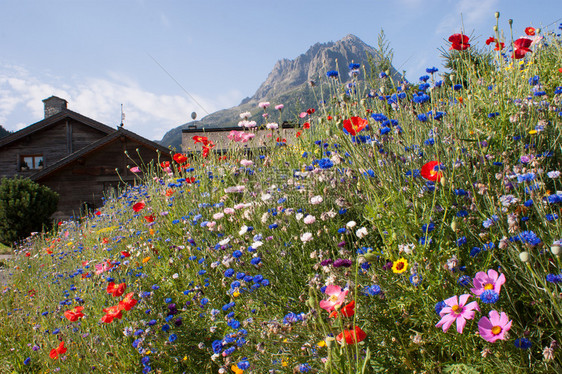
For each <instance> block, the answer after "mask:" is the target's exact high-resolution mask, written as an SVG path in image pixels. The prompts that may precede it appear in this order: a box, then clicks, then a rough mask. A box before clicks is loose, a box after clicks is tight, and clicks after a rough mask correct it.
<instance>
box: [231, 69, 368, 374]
mask: <svg viewBox="0 0 562 374" xmlns="http://www.w3.org/2000/svg"><path fill="white" fill-rule="evenodd" d="M357 65H358V64H357ZM236 366H238V369H240V370H246V369H248V368H249V367H250V362H249V361H248V360H246V359H243V360H242V361H240V362H239V363H237V364H236Z"/></svg>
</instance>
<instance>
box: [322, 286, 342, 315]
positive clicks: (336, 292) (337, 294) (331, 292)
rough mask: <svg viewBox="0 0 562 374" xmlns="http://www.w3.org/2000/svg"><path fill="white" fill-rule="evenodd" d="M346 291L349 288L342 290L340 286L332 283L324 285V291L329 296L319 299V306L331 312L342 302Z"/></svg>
mask: <svg viewBox="0 0 562 374" xmlns="http://www.w3.org/2000/svg"><path fill="white" fill-rule="evenodd" d="M348 292H349V290H345V291H344V290H342V288H341V287H340V286H334V285H333V284H331V285H329V286H328V287H326V290H325V291H324V293H325V294H326V295H328V296H330V297H329V298H328V299H326V300H321V301H320V308H322V309H325V310H327V311H328V312H331V311H332V310H334V309H336V307H339V306H341V305H342V304H343V302H344V301H345V297H346V296H347V293H348Z"/></svg>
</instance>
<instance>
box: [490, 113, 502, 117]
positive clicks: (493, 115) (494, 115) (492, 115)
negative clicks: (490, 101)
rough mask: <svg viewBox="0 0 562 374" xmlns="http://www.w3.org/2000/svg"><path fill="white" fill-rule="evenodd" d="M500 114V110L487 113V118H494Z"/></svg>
mask: <svg viewBox="0 0 562 374" xmlns="http://www.w3.org/2000/svg"><path fill="white" fill-rule="evenodd" d="M499 115H500V112H494V113H488V118H496V117H497V116H499Z"/></svg>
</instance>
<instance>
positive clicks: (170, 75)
mask: <svg viewBox="0 0 562 374" xmlns="http://www.w3.org/2000/svg"><path fill="white" fill-rule="evenodd" d="M146 54H147V55H148V56H149V57H150V58H151V59H152V61H154V62H155V63H156V65H158V66H160V69H162V70H163V71H164V72H165V73H166V74H168V76H169V77H170V78H171V79H172V80H173V81H174V82H176V84H177V85H178V86H179V87H180V88H181V89H182V90H183V92H185V93H186V94H187V96H189V97H190V98H191V100H193V102H195V104H197V105H199V107H200V108H201V109H203V111H204V112H205V113H207V114H210V113H209V112H208V111H207V109H205V108H204V107H203V105H201V104H199V102H198V101H197V100H195V98H194V97H193V96H191V94H190V93H189V92H187V90H186V89H185V88H183V86H182V85H181V84H180V82H178V81H177V80H176V78H174V77H173V76H172V74H170V73H169V72H168V70H166V69H165V68H164V66H162V65H161V64H160V63H159V62H158V61H156V59H155V58H154V57H152V55H151V54H150V53H148V52H146Z"/></svg>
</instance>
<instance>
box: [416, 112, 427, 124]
mask: <svg viewBox="0 0 562 374" xmlns="http://www.w3.org/2000/svg"><path fill="white" fill-rule="evenodd" d="M418 121H421V122H427V115H425V114H424V113H421V114H418Z"/></svg>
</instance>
